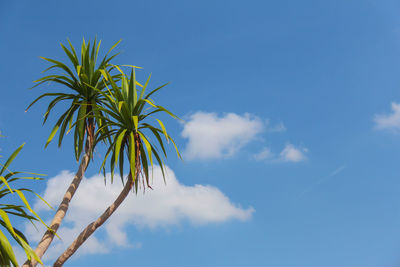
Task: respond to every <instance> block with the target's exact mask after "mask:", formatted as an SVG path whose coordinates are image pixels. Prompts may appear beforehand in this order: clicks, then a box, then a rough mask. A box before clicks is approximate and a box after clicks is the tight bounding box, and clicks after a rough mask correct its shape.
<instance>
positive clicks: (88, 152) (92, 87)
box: [24, 39, 120, 266]
mask: <svg viewBox="0 0 400 267" xmlns="http://www.w3.org/2000/svg"><path fill="white" fill-rule="evenodd" d="M68 43H69V46H70V49H68V48H66V47H65V46H64V45H63V44H61V47H62V49H63V50H64V52H65V53H66V55H67V57H68V58H69V60H70V61H71V63H72V65H73V67H74V68H73V70H71V69H70V68H69V67H68V66H67V65H66V64H64V63H62V62H59V61H56V60H53V59H49V58H44V57H42V59H44V60H46V61H48V62H50V63H52V65H51V66H50V67H49V68H47V69H46V70H45V71H44V72H46V71H48V70H51V69H58V70H61V71H62V74H60V75H48V76H45V77H43V78H41V79H39V80H37V81H35V82H36V83H37V84H36V85H35V86H34V87H36V86H39V85H41V84H43V83H46V82H55V83H56V84H57V85H61V86H63V87H66V88H68V90H69V91H68V92H67V93H64V92H54V93H53V92H51V93H45V94H43V95H41V96H39V97H38V98H36V99H35V100H34V101H33V102H32V103H31V104H30V105H29V106H28V108H27V109H29V108H30V107H31V106H32V105H33V104H35V103H36V102H37V101H38V100H40V99H42V98H44V97H51V98H53V99H52V101H51V102H50V103H49V105H48V108H47V110H46V112H45V115H44V121H43V123H45V122H46V121H47V119H48V117H49V114H50V112H51V111H52V110H53V109H54V107H55V106H56V105H57V104H58V103H60V102H65V101H69V102H70V105H69V106H68V108H67V110H66V111H65V112H64V113H63V114H62V115H61V116H60V117H59V118H58V120H57V122H56V124H55V126H54V127H53V129H52V131H51V133H50V136H49V138H48V139H47V142H46V145H45V147H47V145H48V144H49V143H50V142H51V141H52V140H53V138H54V136H55V135H56V133H57V132H58V130H59V138H58V146H61V144H62V140H63V138H64V136H65V135H66V134H67V133H68V132H69V131H71V130H73V131H74V151H75V158H76V160H77V161H79V158H80V156H81V154H82V151H83V144H84V142H85V140H86V142H85V146H84V155H83V157H82V159H81V163H80V165H79V169H78V171H77V173H76V174H75V177H74V179H73V180H72V182H71V184H70V186H69V188H68V189H67V191H66V193H65V195H64V197H63V199H62V201H61V203H60V205H59V207H58V209H57V211H56V214H55V215H54V218H53V220H52V222H51V224H50V229H48V230H47V231H46V232H45V234H44V235H43V237H42V239H41V240H40V242H39V244H38V246H37V248H36V250H35V252H36V254H37V255H38V257H39V258H42V256H43V254H44V253H45V252H46V250H47V248H48V247H49V246H50V244H51V242H52V241H53V238H54V235H55V233H56V231H57V229H58V228H59V226H60V224H61V222H62V220H63V218H64V216H65V214H66V212H67V210H68V207H69V202H70V201H71V199H72V197H73V195H74V194H75V192H76V190H77V188H78V186H79V184H80V182H81V180H82V177H83V175H84V173H85V171H86V169H87V167H88V165H89V161H90V159H91V157H92V152H93V149H94V147H95V126H96V125H97V126H98V127H100V128H101V129H106V128H104V127H102V120H101V119H100V117H101V116H102V111H101V110H99V109H97V108H96V107H97V105H99V104H101V103H102V101H103V100H104V97H103V95H102V94H100V92H101V90H103V89H104V88H105V86H106V85H107V83H104V82H102V80H103V79H102V73H104V71H107V70H108V71H110V70H111V69H113V68H115V66H113V65H111V64H110V61H111V60H112V59H113V58H114V57H116V56H117V55H118V53H117V54H114V55H112V56H109V54H110V52H111V51H112V50H113V49H114V48H115V47H116V46H117V45H118V43H119V41H118V42H117V43H115V44H114V45H113V46H112V47H111V48H110V50H109V51H108V52H107V54H106V55H105V56H104V58H103V60H102V61H101V62H100V64H99V65H98V66H97V57H98V54H99V50H100V44H101V41H100V42H98V43H97V41H96V39H95V40H94V42H93V45H92V46H91V45H90V41H89V42H88V43H87V44H86V42H85V40H83V42H82V46H81V57H80V59H79V58H78V56H77V54H76V52H75V48H74V47H73V46H72V44H71V42H70V41H69V40H68ZM119 76H120V75H119V74H117V75H114V76H111V77H112V78H113V79H115V80H118V79H119ZM67 128H68V130H67ZM36 265H37V262H36V261H35V260H32V261H29V259H28V261H27V262H25V264H24V266H36Z"/></svg>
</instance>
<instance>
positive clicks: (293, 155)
mask: <svg viewBox="0 0 400 267" xmlns="http://www.w3.org/2000/svg"><path fill="white" fill-rule="evenodd" d="M307 152H308V149H307V148H296V147H295V146H294V145H292V144H287V145H286V146H285V148H284V149H283V150H282V152H281V153H280V160H282V161H286V162H300V161H304V160H306V159H307V157H306V156H305V153H307Z"/></svg>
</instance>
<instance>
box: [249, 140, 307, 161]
mask: <svg viewBox="0 0 400 267" xmlns="http://www.w3.org/2000/svg"><path fill="white" fill-rule="evenodd" d="M307 153H308V149H307V148H305V147H296V146H294V145H293V144H290V143H289V144H286V146H285V147H284V148H283V150H282V151H281V152H280V153H279V154H278V155H276V154H275V153H273V152H272V151H271V149H270V148H268V147H264V148H263V149H262V150H261V151H260V152H258V153H256V154H254V155H253V158H254V159H255V160H257V161H267V162H272V163H282V162H294V163H297V162H301V161H305V160H307V156H306V154H307Z"/></svg>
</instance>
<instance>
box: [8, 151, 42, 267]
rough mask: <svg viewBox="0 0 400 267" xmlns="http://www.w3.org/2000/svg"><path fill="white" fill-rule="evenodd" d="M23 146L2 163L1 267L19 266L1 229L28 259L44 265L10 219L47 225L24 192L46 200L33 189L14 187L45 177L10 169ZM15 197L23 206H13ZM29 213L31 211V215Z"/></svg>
mask: <svg viewBox="0 0 400 267" xmlns="http://www.w3.org/2000/svg"><path fill="white" fill-rule="evenodd" d="M23 146H24V145H21V146H20V147H19V148H18V149H17V150H15V151H14V153H12V155H11V156H10V157H9V158H8V159H7V161H6V162H5V164H4V165H3V164H1V163H0V168H1V169H0V265H1V266H11V264H12V265H13V266H15V267H17V266H19V265H18V262H17V259H16V257H15V254H14V251H13V248H12V246H11V243H10V241H9V240H8V239H7V236H6V235H5V234H4V233H3V231H1V229H5V230H6V232H7V233H8V234H9V235H10V236H11V237H12V238H13V239H14V240H15V241H16V242H17V243H18V245H19V246H20V247H21V248H22V249H23V250H24V251H25V254H26V256H27V258H28V259H30V260H31V259H35V260H36V261H38V262H40V263H42V262H41V261H40V258H39V257H38V256H37V255H36V254H35V252H34V251H33V249H32V248H31V247H30V246H29V243H28V240H27V239H26V237H25V236H24V234H23V233H22V232H21V231H19V230H18V229H16V228H15V227H13V225H12V224H11V219H10V217H9V215H11V216H16V217H20V218H22V219H26V220H29V221H31V222H33V221H40V222H42V223H43V224H44V225H46V224H45V223H44V222H43V221H42V219H41V218H40V217H39V216H38V215H37V214H36V212H35V211H34V210H32V208H31V206H30V205H29V202H28V201H27V199H26V198H25V195H24V193H23V192H29V193H32V194H34V195H36V196H37V197H39V198H40V199H41V200H42V201H44V200H43V199H42V198H41V197H40V196H39V195H38V194H36V193H35V192H33V191H32V190H31V189H28V188H18V189H16V188H14V187H13V184H14V183H16V182H18V181H21V180H26V179H31V180H38V179H41V178H40V177H39V176H43V175H42V174H35V173H29V172H12V171H10V170H9V169H8V168H9V166H10V164H11V163H12V161H13V160H14V159H15V157H16V156H17V155H18V153H19V152H20V151H21V149H22V147H23ZM13 197H18V199H19V200H21V201H22V203H23V205H16V204H11V203H10V200H12V199H13ZM13 202H14V201H13ZM44 202H45V201H44ZM45 203H46V202H45ZM46 204H47V203H46ZM27 211H29V213H28V212H27Z"/></svg>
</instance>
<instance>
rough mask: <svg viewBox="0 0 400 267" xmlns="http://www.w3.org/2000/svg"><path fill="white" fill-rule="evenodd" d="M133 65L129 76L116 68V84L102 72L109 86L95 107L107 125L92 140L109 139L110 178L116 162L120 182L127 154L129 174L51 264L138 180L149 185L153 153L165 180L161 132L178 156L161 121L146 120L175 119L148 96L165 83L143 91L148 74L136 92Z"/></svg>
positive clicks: (72, 248) (68, 254)
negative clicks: (106, 204)
mask: <svg viewBox="0 0 400 267" xmlns="http://www.w3.org/2000/svg"><path fill="white" fill-rule="evenodd" d="M132 67H133V66H132ZM135 68H136V67H133V69H132V71H131V74H130V78H128V77H126V75H125V74H123V73H122V71H121V70H120V69H119V70H120V71H121V73H122V76H121V81H120V82H121V83H120V84H121V86H118V85H117V83H116V82H115V81H114V79H113V77H112V76H111V75H110V74H109V73H108V72H105V75H104V78H105V80H106V81H108V82H109V83H110V88H108V87H107V89H108V90H107V91H105V92H100V91H99V92H100V93H101V94H102V95H103V96H104V98H106V99H107V102H104V103H103V106H97V107H96V108H97V109H98V111H99V112H102V113H103V114H106V115H107V117H105V118H104V119H103V120H104V124H103V127H108V129H109V130H107V131H102V130H101V129H99V130H98V131H97V133H96V135H97V136H98V138H96V141H97V142H99V141H101V140H104V139H108V138H110V139H111V142H110V146H109V148H108V150H107V152H106V155H105V157H104V161H103V164H102V168H103V171H104V165H105V163H106V161H107V159H108V158H109V157H110V155H111V157H110V167H111V180H113V177H114V170H115V167H116V166H118V165H119V171H120V175H121V179H122V182H124V181H123V177H124V176H123V170H124V158H125V157H127V159H128V161H129V175H128V176H127V180H126V182H125V186H124V188H123V190H122V191H121V193H120V194H119V196H118V197H117V198H116V200H115V201H114V202H113V203H112V204H111V205H110V206H109V207H108V208H107V209H106V211H105V212H104V213H103V214H102V215H101V216H100V217H99V218H98V219H97V220H96V221H94V222H92V223H91V224H89V225H88V226H87V227H86V228H85V229H84V230H83V231H82V232H81V233H80V235H79V236H78V237H77V239H75V241H74V242H73V243H72V244H71V245H70V246H69V247H68V249H67V250H65V252H64V253H63V254H62V255H61V256H60V257H59V258H58V259H57V261H56V262H55V263H54V266H62V265H63V264H64V263H65V261H66V260H68V258H70V257H71V256H72V255H73V254H74V253H75V251H76V250H77V249H78V248H79V247H80V246H81V245H82V244H83V243H84V242H85V240H86V239H87V238H88V237H89V236H90V235H92V234H93V233H94V231H96V229H97V228H99V227H100V226H101V225H102V224H103V223H104V222H105V221H106V220H107V219H108V218H109V217H110V216H111V215H112V214H113V213H114V212H115V210H116V209H117V208H118V207H119V205H120V204H121V203H122V202H123V200H124V199H125V198H126V197H127V195H128V193H129V191H130V190H132V188H133V189H134V191H136V192H137V191H138V189H139V186H140V185H141V184H142V185H143V188H145V187H146V186H147V187H150V184H149V171H150V170H149V168H150V167H151V168H153V157H154V158H155V159H156V160H157V162H158V164H159V165H160V167H161V170H162V175H163V177H164V180H165V174H164V162H163V160H162V158H161V157H160V155H159V150H158V149H159V148H160V149H161V150H162V152H163V154H164V156H165V157H166V156H167V154H166V151H165V147H164V141H163V139H162V136H163V137H164V138H165V140H166V141H167V142H168V143H169V141H171V142H172V143H173V144H174V146H175V149H176V152H177V154H178V157H180V154H179V151H178V149H177V147H176V145H175V142H174V141H173V139H172V138H171V137H170V136H169V135H168V134H167V131H166V128H165V126H164V124H163V122H162V121H161V120H159V119H157V118H154V120H155V121H157V123H158V125H159V127H160V128H157V127H155V126H152V125H151V124H149V123H148V122H147V121H148V120H149V119H150V118H153V116H152V115H153V114H156V113H159V112H164V113H167V114H168V115H170V116H172V117H173V118H175V119H177V117H176V116H175V115H174V114H172V113H171V112H169V111H168V110H167V109H165V108H164V107H162V106H158V105H156V104H155V103H154V101H153V100H152V99H150V96H151V95H152V94H154V93H155V92H157V91H158V90H160V89H161V88H162V87H164V86H165V85H166V84H164V85H162V86H160V87H158V88H156V89H154V90H153V91H151V92H150V93H148V94H147V95H145V90H146V87H147V85H148V83H149V80H150V76H149V78H148V79H147V81H146V83H145V84H144V85H143V87H142V89H141V90H140V92H139V93H140V94H138V90H137V85H139V86H140V84H139V83H138V82H137V81H136V77H135ZM148 133H150V134H152V135H153V136H154V137H155V139H156V140H157V142H158V145H157V146H156V145H155V144H153V143H152V142H151V141H150V138H149V137H150V136H149V135H148ZM157 147H158V148H157ZM104 174H105V172H104ZM150 188H151V187H150Z"/></svg>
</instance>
